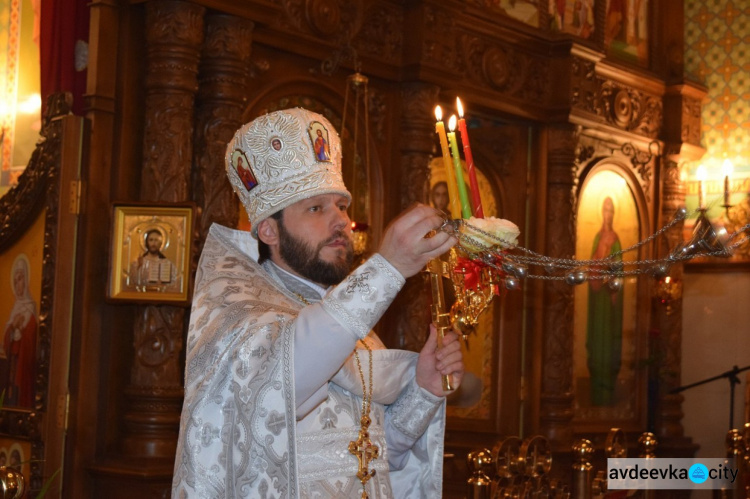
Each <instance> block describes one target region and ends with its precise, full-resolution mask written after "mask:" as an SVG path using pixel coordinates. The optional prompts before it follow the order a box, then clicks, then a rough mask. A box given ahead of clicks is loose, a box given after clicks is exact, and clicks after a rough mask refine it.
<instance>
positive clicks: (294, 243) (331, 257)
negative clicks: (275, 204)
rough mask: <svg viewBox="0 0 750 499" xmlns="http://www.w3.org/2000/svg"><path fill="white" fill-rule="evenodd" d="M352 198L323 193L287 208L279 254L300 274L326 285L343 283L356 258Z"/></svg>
mask: <svg viewBox="0 0 750 499" xmlns="http://www.w3.org/2000/svg"><path fill="white" fill-rule="evenodd" d="M348 207H349V200H348V199H347V198H346V197H344V196H341V195H339V194H321V195H319V196H315V197H312V198H310V199H304V200H302V201H298V202H297V203H294V204H293V205H291V206H289V207H287V208H285V209H284V215H283V217H282V219H281V220H279V221H278V231H279V255H280V256H281V258H282V260H283V261H284V262H285V263H286V264H287V265H288V266H289V267H290V268H291V269H292V270H293V271H294V272H296V273H297V274H299V275H300V276H302V277H306V278H307V279H310V280H311V281H313V282H316V283H318V284H322V285H324V286H332V285H335V284H338V283H340V282H341V281H342V280H343V279H344V277H346V276H347V274H349V270H350V269H351V264H352V261H353V258H354V250H353V248H352V239H351V235H352V233H351V220H350V219H349V215H348V214H347V212H346V210H347V208H348Z"/></svg>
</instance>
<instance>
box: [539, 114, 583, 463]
mask: <svg viewBox="0 0 750 499" xmlns="http://www.w3.org/2000/svg"><path fill="white" fill-rule="evenodd" d="M547 135H548V153H547V202H546V214H547V219H546V221H545V227H546V232H545V254H546V255H548V256H551V257H557V258H571V257H572V256H573V255H575V249H576V247H575V205H576V201H575V195H574V187H575V148H576V144H577V136H576V131H575V127H574V126H573V125H570V124H561V125H553V126H550V127H549V128H548V130H547ZM573 303H574V300H573V287H572V286H570V285H568V284H566V283H565V282H564V281H548V282H547V283H546V285H545V286H544V304H545V306H544V317H543V320H542V321H543V322H542V323H543V332H542V342H543V345H542V366H543V367H542V391H541V400H540V431H541V433H542V435H544V436H545V437H547V438H548V439H549V440H550V442H552V443H553V446H554V447H555V450H563V451H567V450H569V449H570V445H571V444H572V442H573V429H572V425H571V422H572V420H573Z"/></svg>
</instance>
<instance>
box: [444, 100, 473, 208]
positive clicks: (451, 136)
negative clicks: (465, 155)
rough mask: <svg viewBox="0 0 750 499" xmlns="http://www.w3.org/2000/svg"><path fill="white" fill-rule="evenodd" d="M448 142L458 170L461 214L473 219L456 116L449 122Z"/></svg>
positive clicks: (457, 181)
mask: <svg viewBox="0 0 750 499" xmlns="http://www.w3.org/2000/svg"><path fill="white" fill-rule="evenodd" d="M448 128H449V129H450V132H448V142H449V143H450V145H451V152H452V153H453V166H454V167H455V169H456V185H458V196H459V197H460V198H461V214H462V215H463V218H471V204H470V202H469V192H468V191H467V190H466V182H465V181H464V170H463V168H461V156H460V155H459V154H458V142H457V141H456V132H455V131H454V130H455V129H456V115H455V114H454V115H452V116H451V119H450V120H449V121H448Z"/></svg>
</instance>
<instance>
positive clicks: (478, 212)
mask: <svg viewBox="0 0 750 499" xmlns="http://www.w3.org/2000/svg"><path fill="white" fill-rule="evenodd" d="M456 106H457V107H458V129H459V130H460V131H461V144H463V146H464V158H465V159H466V168H467V170H469V186H470V187H471V200H472V202H473V203H474V206H473V207H474V216H475V217H477V218H484V209H482V198H481V197H480V196H479V183H478V182H477V173H476V171H475V169H474V156H473V155H472V154H471V144H469V131H468V130H467V129H466V120H465V119H464V108H463V106H462V105H461V99H459V98H458V97H456Z"/></svg>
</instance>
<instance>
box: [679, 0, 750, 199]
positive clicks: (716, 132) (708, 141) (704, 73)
mask: <svg viewBox="0 0 750 499" xmlns="http://www.w3.org/2000/svg"><path fill="white" fill-rule="evenodd" d="M748 55H750V2H748V0H710V1H706V0H685V72H686V73H687V76H688V77H689V78H690V79H691V80H695V81H698V82H700V83H702V84H704V85H706V87H707V88H708V96H707V99H706V101H705V102H704V103H703V116H702V117H703V137H702V141H701V142H702V145H703V147H705V148H706V149H707V152H706V155H705V156H704V159H703V164H704V165H705V167H706V170H707V175H708V181H709V182H708V183H707V187H708V192H707V195H709V196H710V195H711V191H712V190H713V189H711V187H712V185H716V186H717V187H718V185H717V184H718V182H717V180H718V179H720V178H721V177H720V176H721V164H722V162H723V160H724V159H725V158H728V159H730V160H731V161H732V162H733V164H734V173H735V174H734V175H733V182H732V191H733V192H734V193H735V194H734V195H733V197H732V202H733V203H736V202H737V201H739V199H741V198H742V197H743V196H744V194H745V193H747V192H748V190H749V189H748V187H750V59H748ZM691 173H694V172H691ZM738 197H739V199H737V198H738Z"/></svg>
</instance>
